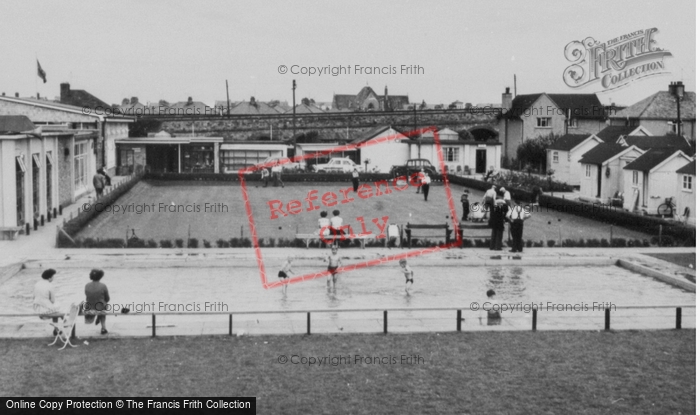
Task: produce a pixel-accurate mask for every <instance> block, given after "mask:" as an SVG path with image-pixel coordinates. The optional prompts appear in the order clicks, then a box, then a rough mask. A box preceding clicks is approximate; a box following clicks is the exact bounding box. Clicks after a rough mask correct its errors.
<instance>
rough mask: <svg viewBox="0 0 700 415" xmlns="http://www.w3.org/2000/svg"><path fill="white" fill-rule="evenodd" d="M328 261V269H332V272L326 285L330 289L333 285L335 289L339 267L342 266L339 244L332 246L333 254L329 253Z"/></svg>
mask: <svg viewBox="0 0 700 415" xmlns="http://www.w3.org/2000/svg"><path fill="white" fill-rule="evenodd" d="M327 261H328V271H330V274H328V280H327V281H326V285H327V286H328V288H329V289H330V288H331V287H332V288H333V290H335V283H336V279H337V275H338V273H337V270H338V267H340V255H338V246H337V245H333V247H332V248H331V254H330V255H328V258H327ZM331 280H332V281H333V285H331Z"/></svg>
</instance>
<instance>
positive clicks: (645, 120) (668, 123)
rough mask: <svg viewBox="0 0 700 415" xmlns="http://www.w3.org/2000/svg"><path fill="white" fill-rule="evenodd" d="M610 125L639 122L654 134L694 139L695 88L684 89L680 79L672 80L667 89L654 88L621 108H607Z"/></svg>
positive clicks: (628, 124) (625, 124) (635, 124)
mask: <svg viewBox="0 0 700 415" xmlns="http://www.w3.org/2000/svg"><path fill="white" fill-rule="evenodd" d="M679 110H680V118H681V123H682V124H681V128H680V132H679V131H678V128H677V120H678V115H679ZM610 125H613V126H642V127H644V128H646V129H647V130H648V131H650V132H651V133H652V134H650V135H654V136H664V135H667V134H669V133H670V134H680V135H682V136H684V137H686V138H692V139H695V92H688V91H686V90H685V86H684V85H683V83H682V82H672V83H671V84H670V85H669V87H668V91H659V92H656V93H655V94H653V95H650V96H648V97H646V98H644V99H643V100H641V101H639V102H637V103H635V104H633V105H630V106H629V107H627V108H625V109H623V110H621V111H613V112H611V113H610Z"/></svg>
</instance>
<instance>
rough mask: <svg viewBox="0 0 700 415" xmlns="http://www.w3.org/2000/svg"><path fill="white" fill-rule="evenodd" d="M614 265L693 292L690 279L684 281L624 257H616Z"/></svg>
mask: <svg viewBox="0 0 700 415" xmlns="http://www.w3.org/2000/svg"><path fill="white" fill-rule="evenodd" d="M616 265H617V266H619V267H622V268H624V269H627V270H629V271H632V272H636V273H638V274H642V275H646V276H647V277H652V278H654V279H657V280H659V281H661V282H665V283H666V284H670V285H673V286H674V287H678V288H681V289H684V290H686V291H690V292H693V293H694V292H695V284H693V283H691V282H690V281H686V280H684V279H682V278H679V277H677V276H675V275H670V274H666V273H664V272H661V271H657V270H655V269H652V268H649V267H646V266H644V265H642V264H636V263H634V262H631V261H628V260H626V259H618V260H617V262H616Z"/></svg>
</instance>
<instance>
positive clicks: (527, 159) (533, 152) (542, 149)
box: [516, 134, 560, 171]
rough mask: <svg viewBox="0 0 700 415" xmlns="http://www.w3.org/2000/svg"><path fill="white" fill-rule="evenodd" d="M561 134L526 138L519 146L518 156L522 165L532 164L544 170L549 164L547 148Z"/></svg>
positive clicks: (539, 169)
mask: <svg viewBox="0 0 700 415" xmlns="http://www.w3.org/2000/svg"><path fill="white" fill-rule="evenodd" d="M559 137H560V136H558V135H554V134H549V135H547V136H540V137H537V138H532V139H529V140H526V141H525V142H524V143H522V144H520V145H519V146H518V150H517V152H516V153H517V156H518V163H520V165H530V166H532V167H535V168H537V169H538V171H543V169H544V168H545V166H546V165H547V148H548V147H549V146H551V145H552V144H554V142H555V141H557V139H558V138H559Z"/></svg>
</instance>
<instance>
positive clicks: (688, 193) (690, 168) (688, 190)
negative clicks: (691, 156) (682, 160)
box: [676, 160, 697, 225]
mask: <svg viewBox="0 0 700 415" xmlns="http://www.w3.org/2000/svg"><path fill="white" fill-rule="evenodd" d="M676 174H677V175H678V183H677V187H676V209H677V211H678V215H679V216H680V217H681V218H682V219H684V220H686V221H687V222H688V223H689V224H691V225H695V215H696V211H695V203H696V201H695V195H696V194H697V192H696V187H697V181H696V180H695V176H696V173H695V160H693V161H692V162H691V163H689V164H686V165H685V166H683V167H681V168H680V169H678V170H676Z"/></svg>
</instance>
